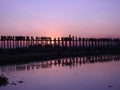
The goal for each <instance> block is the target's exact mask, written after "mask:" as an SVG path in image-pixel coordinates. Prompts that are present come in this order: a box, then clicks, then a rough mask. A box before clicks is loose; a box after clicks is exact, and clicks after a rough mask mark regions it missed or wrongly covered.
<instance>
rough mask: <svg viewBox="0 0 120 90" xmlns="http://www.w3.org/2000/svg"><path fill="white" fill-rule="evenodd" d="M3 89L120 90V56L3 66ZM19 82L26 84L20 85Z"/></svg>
mask: <svg viewBox="0 0 120 90" xmlns="http://www.w3.org/2000/svg"><path fill="white" fill-rule="evenodd" d="M0 74H4V75H5V76H6V77H8V78H9V82H10V84H8V85H6V86H2V87H0V90H120V56H119V55H101V56H87V57H75V58H62V59H56V60H49V61H42V62H32V63H26V64H19V65H17V64H16V65H6V66H0ZM19 81H23V82H21V83H19Z"/></svg>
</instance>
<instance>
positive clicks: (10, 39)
mask: <svg viewBox="0 0 120 90" xmlns="http://www.w3.org/2000/svg"><path fill="white" fill-rule="evenodd" d="M30 47H40V48H43V47H66V48H67V47H68V48H71V47H76V48H79V49H80V48H86V47H87V48H93V47H95V48H99V47H102V48H103V47H118V48H119V47H120V39H118V38H116V39H112V38H80V37H76V36H71V35H69V36H68V37H58V38H54V39H52V38H51V37H32V36H30V37H29V36H1V37H0V48H1V49H16V48H30Z"/></svg>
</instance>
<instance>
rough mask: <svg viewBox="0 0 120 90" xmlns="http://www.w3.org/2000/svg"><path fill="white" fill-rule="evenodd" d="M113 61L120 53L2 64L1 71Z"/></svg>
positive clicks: (117, 59) (117, 58)
mask: <svg viewBox="0 0 120 90" xmlns="http://www.w3.org/2000/svg"><path fill="white" fill-rule="evenodd" d="M111 61H120V56H119V55H100V56H86V57H74V58H73V57H69V58H63V59H58V60H49V61H41V62H32V63H27V64H20V65H8V66H0V72H1V73H3V72H12V71H23V70H35V69H45V68H52V67H69V68H74V67H77V66H80V65H84V64H93V63H104V62H111Z"/></svg>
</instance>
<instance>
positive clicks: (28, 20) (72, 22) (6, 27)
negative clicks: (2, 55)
mask: <svg viewBox="0 0 120 90" xmlns="http://www.w3.org/2000/svg"><path fill="white" fill-rule="evenodd" d="M0 34H1V35H34V36H46V35H48V36H52V37H57V36H67V35H69V34H71V35H77V36H81V37H120V0H0Z"/></svg>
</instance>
